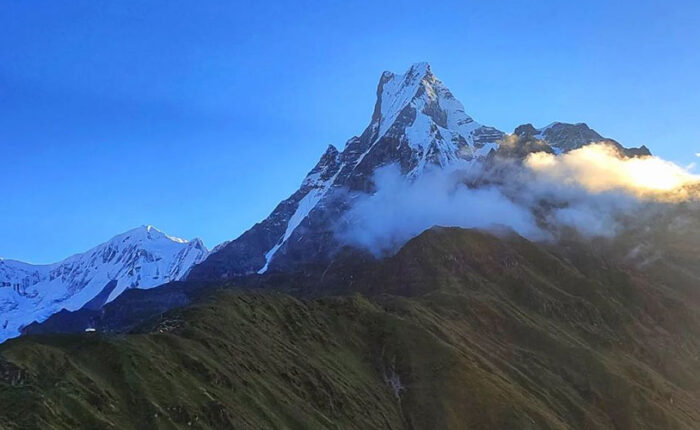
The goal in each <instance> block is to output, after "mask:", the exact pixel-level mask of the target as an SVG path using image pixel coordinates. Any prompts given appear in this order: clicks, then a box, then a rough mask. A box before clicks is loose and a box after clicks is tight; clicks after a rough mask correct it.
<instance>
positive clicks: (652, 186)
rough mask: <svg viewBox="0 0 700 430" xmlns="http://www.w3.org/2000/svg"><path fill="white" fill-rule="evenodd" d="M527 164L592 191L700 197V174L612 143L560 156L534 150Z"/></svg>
mask: <svg viewBox="0 0 700 430" xmlns="http://www.w3.org/2000/svg"><path fill="white" fill-rule="evenodd" d="M525 165H526V166H527V167H528V168H529V169H531V170H532V171H533V172H535V173H536V174H538V175H543V176H545V177H546V178H547V179H550V180H555V181H559V182H561V183H565V184H570V185H576V184H578V185H580V186H582V187H584V188H585V189H587V190H588V191H590V192H592V193H601V192H606V191H613V190H621V191H624V192H627V193H629V194H632V195H634V196H636V197H639V198H643V199H655V200H662V201H682V200H688V199H691V198H698V197H700V196H699V195H698V191H697V190H698V186H700V175H693V174H692V173H690V172H688V170H686V169H684V168H682V167H680V166H678V165H677V164H675V163H672V162H670V161H666V160H663V159H661V158H659V157H655V156H645V157H624V156H621V155H620V153H619V152H618V151H617V150H616V149H615V148H614V147H612V146H610V145H607V144H604V143H594V144H591V145H587V146H584V147H582V148H579V149H576V150H573V151H570V152H568V153H565V154H561V155H558V156H555V155H552V154H548V153H544V152H538V153H534V154H530V155H529V156H528V157H527V159H526V160H525Z"/></svg>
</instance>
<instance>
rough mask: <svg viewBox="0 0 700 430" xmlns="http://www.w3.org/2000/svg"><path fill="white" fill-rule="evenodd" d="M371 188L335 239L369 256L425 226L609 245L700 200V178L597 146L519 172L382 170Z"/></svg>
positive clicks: (508, 167) (470, 166)
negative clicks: (678, 205) (570, 235)
mask: <svg viewBox="0 0 700 430" xmlns="http://www.w3.org/2000/svg"><path fill="white" fill-rule="evenodd" d="M374 179H375V185H376V188H377V191H376V193H375V194H373V195H365V194H360V195H358V196H355V199H354V203H353V207H352V208H351V209H350V210H349V211H348V213H347V214H346V216H345V217H344V218H343V219H342V221H341V222H340V225H339V227H338V228H337V229H336V234H337V235H338V237H339V239H340V240H341V241H343V242H345V243H349V244H351V245H356V246H363V247H366V248H368V249H370V250H372V251H373V252H375V253H377V254H381V253H384V252H391V251H393V250H395V249H397V248H398V247H400V246H401V245H403V244H404V243H405V242H406V241H408V240H410V239H411V238H412V237H414V236H416V235H418V234H420V233H421V232H423V231H424V230H426V229H428V228H430V227H433V226H457V227H463V228H481V229H490V228H494V227H500V228H502V226H507V227H509V228H510V229H512V230H514V231H516V232H517V233H519V234H521V235H522V236H525V237H528V238H530V239H533V240H546V239H548V238H552V237H556V235H557V234H558V232H560V231H562V228H574V229H576V230H577V231H578V232H579V233H581V234H583V235H584V236H588V237H600V236H603V237H611V236H614V235H615V234H617V233H618V232H619V231H620V229H622V228H626V227H628V224H627V223H628V222H630V220H632V221H631V222H634V223H637V224H638V225H644V223H645V222H646V221H645V217H646V216H647V215H648V216H652V215H653V214H654V211H655V209H654V208H658V209H661V208H662V207H663V206H664V205H667V204H673V203H675V202H679V201H684V200H688V199H699V200H700V196H699V195H698V189H700V176H698V175H693V174H692V173H690V172H688V170H687V169H684V168H682V167H680V166H678V165H676V164H674V163H671V162H668V161H666V160H663V159H661V158H658V157H632V158H629V157H624V156H621V155H620V154H619V153H618V152H617V150H616V149H615V148H612V147H610V146H607V145H604V144H593V145H588V146H586V147H583V148H580V149H577V150H574V151H570V152H568V153H565V154H561V155H558V156H555V155H552V154H547V153H544V152H541V153H535V154H531V155H530V156H528V157H527V158H526V159H525V161H524V162H523V163H522V164H520V163H518V162H514V161H508V160H501V161H499V162H496V163H495V164H490V163H480V162H474V163H465V164H463V165H457V166H453V167H452V168H450V169H434V170H428V171H426V172H424V173H423V175H421V176H419V177H418V178H416V179H414V180H410V179H407V178H406V177H404V176H403V175H401V173H400V171H399V168H398V167H397V166H388V167H385V168H382V169H379V170H378V171H377V173H376V175H375V178H374ZM484 184H487V185H484ZM639 223H641V224H639Z"/></svg>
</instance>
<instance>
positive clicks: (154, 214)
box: [0, 0, 700, 262]
mask: <svg viewBox="0 0 700 430" xmlns="http://www.w3.org/2000/svg"><path fill="white" fill-rule="evenodd" d="M698 3H699V2H697V1H673V2H670V1H644V0H642V1H598V0H593V1H585V2H584V1H579V2H570V1H566V2H565V1H538V2H532V1H517V2H516V1H497V2H490V1H483V0H481V1H455V2H445V1H435V2H428V1H425V0H423V1H420V2H413V3H409V2H400V3H399V2H396V3H388V2H377V1H368V2H362V1H347V0H344V1H329V0H325V1H318V2H286V1H285V2H274V1H259V0H258V1H252V2H247V1H240V0H239V1H219V2H216V1H212V2H192V1H171V0H169V1H149V2H141V1H115V2H106V1H96V0H85V1H79V0H71V1H47V2H41V1H24V0H22V1H19V0H18V1H4V2H2V6H0V28H1V29H2V30H0V184H1V186H2V191H1V192H0V256H2V257H5V258H15V259H21V260H26V261H30V262H52V261H56V260H59V259H61V258H64V257H66V256H68V255H70V254H72V253H75V252H79V251H83V250H86V249H87V248H89V247H91V246H94V245H96V244H98V243H100V242H102V241H104V240H107V239H108V238H110V237H111V236H113V235H115V234H117V233H120V232H122V231H124V230H127V229H129V228H132V227H134V226H138V225H142V224H153V225H155V226H157V227H159V228H161V229H162V230H164V231H166V232H168V233H170V234H174V235H177V236H182V237H185V238H192V237H196V236H199V237H201V238H202V239H204V241H205V243H206V244H207V245H208V246H209V247H212V246H214V245H216V244H217V243H219V242H221V241H223V240H226V239H231V238H234V237H236V236H238V235H239V234H240V233H241V232H243V231H244V230H246V229H247V228H248V227H250V226H251V225H252V224H253V223H255V222H257V221H259V220H260V219H262V218H263V217H265V216H266V215H267V214H268V213H269V212H270V211H271V210H272V209H273V207H274V206H275V205H276V204H277V203H278V202H279V201H280V200H281V199H283V198H286V197H287V196H288V195H289V194H290V193H292V192H293V191H294V190H295V189H296V188H297V187H298V185H299V183H300V182H301V180H302V178H303V177H304V175H305V174H306V172H307V171H308V170H309V169H310V168H311V167H312V166H313V165H314V164H315V163H316V161H317V159H318V157H319V156H320V155H321V153H322V152H323V150H324V148H325V147H326V145H327V144H329V143H333V144H336V145H338V146H342V145H343V144H344V142H345V141H346V140H347V139H348V138H349V137H351V136H353V135H355V134H359V133H360V132H361V131H362V129H363V128H364V127H365V125H366V124H367V123H368V121H369V118H370V115H371V112H372V108H373V104H374V98H375V94H374V93H375V89H376V84H377V81H378V79H379V75H380V74H381V72H382V71H383V70H393V71H397V72H402V71H404V70H405V69H406V68H407V67H408V66H409V65H410V64H411V63H413V62H417V61H428V62H430V63H431V65H432V68H433V71H434V72H435V74H436V75H437V76H438V77H439V78H440V79H442V80H443V81H444V82H445V83H446V84H447V85H448V86H449V87H450V88H451V89H452V91H453V92H454V93H455V95H456V96H457V97H458V98H459V99H460V100H461V101H462V102H463V103H464V104H465V105H466V107H467V111H468V112H469V113H470V114H471V115H472V116H473V117H474V118H475V119H476V120H478V121H480V122H482V123H484V124H489V125H493V126H496V127H498V128H500V129H502V130H504V131H512V130H513V128H514V127H515V126H517V125H518V124H521V123H524V122H531V123H533V124H535V126H543V125H546V124H548V123H550V122H552V121H555V120H559V121H569V122H579V121H585V122H587V123H588V124H589V125H591V126H592V127H593V128H595V129H596V130H598V131H599V132H601V133H602V134H604V135H606V136H609V137H612V138H615V139H617V140H619V141H621V142H622V143H623V144H625V145H627V146H638V145H642V144H646V145H647V146H649V147H650V148H651V149H652V151H653V152H654V153H656V154H659V155H661V156H663V157H664V158H668V159H671V160H674V161H676V162H678V163H679V164H683V165H687V164H690V163H691V162H693V161H694V160H697V161H700V159H698V158H696V157H695V153H697V152H700V138H699V137H698V132H697V126H698V125H699V124H700V26H699V25H698V23H699V22H700V6H699V5H698Z"/></svg>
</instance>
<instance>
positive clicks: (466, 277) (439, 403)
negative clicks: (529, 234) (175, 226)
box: [0, 229, 700, 429]
mask: <svg viewBox="0 0 700 430" xmlns="http://www.w3.org/2000/svg"><path fill="white" fill-rule="evenodd" d="M362 267H364V270H362V269H361V268H362ZM312 278H313V279H312ZM295 279H296V280H295V281H294V282H293V283H299V282H301V281H299V279H307V281H308V282H309V283H316V284H317V287H318V286H323V285H327V284H328V283H329V282H330V283H334V284H337V285H336V290H337V291H343V292H347V293H348V294H347V295H344V296H339V297H321V298H316V299H305V300H300V299H297V298H294V297H291V296H288V295H284V294H280V293H274V292H269V293H251V292H241V291H235V290H233V289H227V290H222V291H220V292H218V293H217V294H215V295H213V296H209V297H208V298H206V299H205V300H203V301H200V302H199V303H196V304H194V305H191V306H189V307H186V308H183V309H179V310H175V311H171V312H168V313H166V314H164V315H162V316H158V317H157V318H155V319H154V320H152V321H149V322H148V323H146V324H143V325H142V326H140V327H138V329H137V330H135V331H134V332H132V333H129V334H116V333H113V334H108V333H85V334H80V335H53V336H27V337H23V338H19V339H15V340H12V341H9V342H7V343H5V344H3V345H2V346H0V427H2V428H120V429H121V428H126V429H129V428H149V429H150V428H164V429H165V428H243V429H245V428H250V429H258V428H299V429H307V428H329V429H337V428H358V429H367V428H413V429H436V428H459V429H461V428H513V429H527V428H622V429H628V428H629V429H632V428H635V429H636V428H688V429H692V428H698V427H699V426H700V303H699V301H698V298H697V293H695V292H694V291H695V290H694V289H693V288H692V285H691V284H692V282H693V279H692V278H687V277H686V278H682V277H677V278H674V279H672V280H670V281H668V282H663V281H662V280H663V279H664V278H663V277H662V276H660V275H659V276H649V275H648V274H646V273H645V272H640V271H632V270H630V269H622V268H620V267H619V266H618V265H616V264H612V263H611V262H610V261H607V260H606V259H605V258H604V257H601V256H600V255H597V253H596V252H595V251H594V250H590V249H585V248H580V249H578V248H577V249H569V250H567V252H560V253H556V254H555V253H553V252H551V251H550V250H548V249H546V248H543V247H542V246H538V245H535V244H533V243H530V242H528V241H526V240H524V239H522V238H519V237H508V238H498V237H495V236H492V235H489V234H486V233H480V232H476V231H467V230H459V229H435V230H431V231H428V232H426V233H424V234H423V235H421V236H420V237H418V238H416V239H414V240H413V241H411V242H410V243H409V244H407V245H406V246H405V247H404V248H403V249H402V250H401V251H400V252H399V253H398V254H397V255H395V256H394V257H391V258H389V259H386V260H384V261H382V262H379V263H371V264H370V263H365V262H363V264H362V265H357V263H356V262H355V263H352V262H345V263H343V264H340V263H339V264H336V265H335V266H333V267H330V268H325V269H324V270H323V271H322V272H319V273H308V274H306V275H304V277H301V278H295ZM269 282H270V288H280V287H281V286H287V287H288V286H289V285H287V284H285V282H284V281H282V280H277V281H274V279H273V278H269ZM352 291H355V292H360V293H362V294H361V295H360V294H359V293H351V292H352Z"/></svg>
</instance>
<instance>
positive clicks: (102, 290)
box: [0, 226, 207, 341]
mask: <svg viewBox="0 0 700 430" xmlns="http://www.w3.org/2000/svg"><path fill="white" fill-rule="evenodd" d="M206 256H207V249H206V248H205V246H204V244H203V243H202V241H201V240H199V239H195V240H192V241H186V240H183V239H180V238H177V237H172V236H168V235H166V234H165V233H163V232H161V231H159V230H157V229H156V228H154V227H152V226H143V227H139V228H135V229H133V230H129V231H127V232H125V233H122V234H120V235H117V236H115V237H113V238H112V239H110V240H109V241H107V242H105V243H103V244H101V245H98V246H96V247H94V248H92V249H90V250H88V251H87V252H84V253H82V254H76V255H73V256H71V257H68V258H66V259H65V260H63V261H60V262H58V263H54V264H46V265H33V264H27V263H22V262H20V261H14V260H2V259H0V341H3V340H5V339H7V338H9V337H14V336H17V335H19V334H20V330H21V329H22V327H23V326H25V325H27V324H30V323H32V322H34V321H38V322H41V321H44V320H45V319H46V318H48V317H50V316H51V315H53V314H55V313H56V312H58V311H60V310H62V309H66V310H69V311H75V310H78V309H81V308H87V309H99V308H101V307H102V306H103V305H104V304H105V303H109V302H111V301H112V300H114V299H115V298H116V297H118V296H119V295H120V294H121V293H122V292H124V290H126V289H129V288H152V287H155V286H157V285H161V284H164V283H167V282H170V281H176V280H179V279H182V278H183V277H185V276H186V275H187V273H188V272H189V270H190V268H191V267H192V266H193V265H194V264H197V263H200V262H202V261H203V260H204V259H205V258H206Z"/></svg>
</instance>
